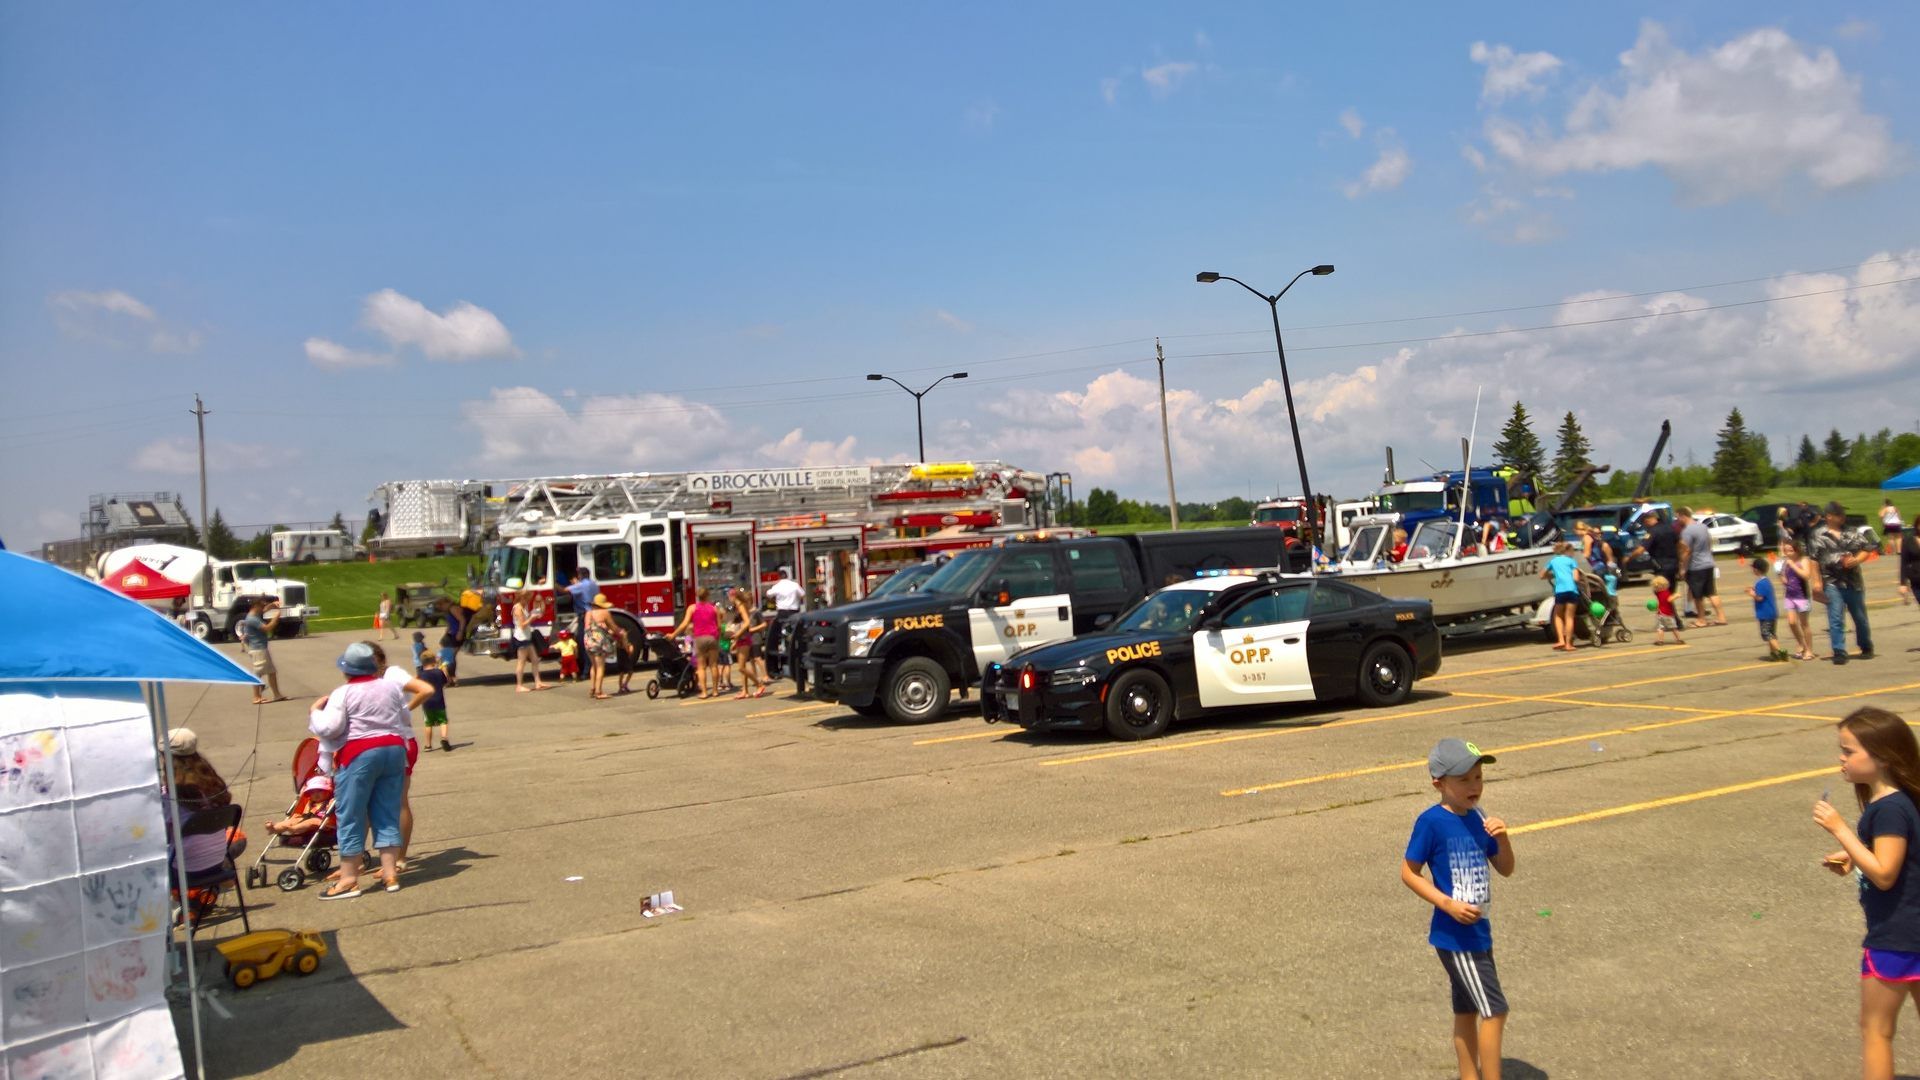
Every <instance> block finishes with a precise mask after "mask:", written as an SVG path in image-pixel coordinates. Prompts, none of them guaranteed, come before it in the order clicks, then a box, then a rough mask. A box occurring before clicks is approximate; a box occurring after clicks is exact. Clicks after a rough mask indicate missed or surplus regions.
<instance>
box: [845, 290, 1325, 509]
mask: <svg viewBox="0 0 1920 1080" xmlns="http://www.w3.org/2000/svg"><path fill="white" fill-rule="evenodd" d="M1331 273H1333V264H1332V263H1321V264H1320V265H1319V266H1314V267H1309V268H1308V269H1305V270H1302V271H1300V272H1299V273H1297V274H1295V275H1293V281H1289V282H1287V288H1286V289H1281V290H1280V291H1279V292H1277V293H1274V294H1273V295H1272V296H1268V295H1267V294H1266V293H1263V292H1261V291H1260V290H1259V289H1256V288H1254V287H1253V286H1251V285H1249V284H1247V283H1246V282H1244V281H1241V280H1240V279H1239V278H1236V277H1228V276H1227V275H1225V274H1216V273H1213V272H1212V271H1204V272H1202V273H1198V274H1195V275H1194V276H1193V280H1195V281H1198V282H1200V283H1201V284H1203V285H1208V284H1212V283H1213V282H1216V281H1231V282H1233V283H1234V284H1235V285H1238V286H1240V287H1241V288H1243V289H1245V290H1247V291H1248V292H1250V293H1252V294H1253V295H1255V296H1257V297H1259V298H1260V299H1262V300H1265V301H1266V302H1267V307H1268V308H1269V309H1270V310H1271V311H1272V312H1273V347H1274V348H1275V349H1277V350H1279V353H1280V390H1281V392H1282V393H1283V394H1285V395H1286V398H1287V423H1288V425H1290V426H1291V427H1292V428H1293V457H1294V460H1295V461H1298V462H1299V463H1300V495H1301V497H1303V498H1304V499H1306V501H1307V506H1306V510H1305V512H1304V513H1303V514H1302V515H1301V524H1302V525H1303V527H1304V528H1305V531H1306V534H1307V535H1306V540H1307V543H1308V544H1309V545H1312V544H1314V543H1316V542H1318V540H1319V538H1318V537H1317V536H1315V535H1314V533H1315V529H1314V527H1313V513H1314V502H1313V485H1312V484H1310V483H1308V482H1307V452H1306V451H1305V450H1304V449H1302V448H1301V446H1300V418H1299V417H1297V416H1295V415H1294V413H1293V383H1292V381H1291V380H1290V379H1288V378H1287V346H1286V344H1285V343H1284V342H1282V341H1281V340H1280V298H1281V297H1283V296H1285V295H1287V289H1291V288H1293V286H1294V283H1295V282H1297V281H1299V280H1300V279H1301V278H1303V277H1306V276H1307V275H1308V274H1312V275H1313V276H1314V277H1326V276H1327V275H1328V274H1331ZM872 377H873V376H871V375H869V376H868V378H872Z"/></svg>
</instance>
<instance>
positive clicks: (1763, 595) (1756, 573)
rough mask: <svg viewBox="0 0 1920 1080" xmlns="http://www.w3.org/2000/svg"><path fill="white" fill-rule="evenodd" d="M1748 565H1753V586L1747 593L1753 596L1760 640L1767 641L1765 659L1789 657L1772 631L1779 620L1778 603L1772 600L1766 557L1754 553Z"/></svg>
mask: <svg viewBox="0 0 1920 1080" xmlns="http://www.w3.org/2000/svg"><path fill="white" fill-rule="evenodd" d="M1748 565H1749V566H1751V567H1753V587H1752V588H1751V589H1748V590H1747V595H1748V596H1751V597H1753V617H1754V618H1755V619H1757V620H1758V621H1759V623H1760V640H1761V641H1764V642H1766V643H1767V659H1769V660H1787V659H1790V657H1788V656H1787V650H1785V649H1783V648H1781V647H1780V638H1779V637H1778V636H1777V635H1776V634H1775V633H1774V629H1775V627H1776V626H1778V625H1779V621H1780V605H1778V604H1776V603H1774V600H1773V579H1772V578H1770V577H1768V576H1767V560H1766V557H1765V556H1761V555H1755V556H1754V557H1753V560H1752V561H1751V562H1750V563H1748Z"/></svg>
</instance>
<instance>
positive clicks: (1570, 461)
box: [1547, 411, 1593, 492]
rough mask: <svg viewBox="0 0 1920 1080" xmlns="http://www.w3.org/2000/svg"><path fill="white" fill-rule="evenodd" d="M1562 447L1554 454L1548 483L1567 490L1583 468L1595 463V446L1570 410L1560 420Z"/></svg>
mask: <svg viewBox="0 0 1920 1080" xmlns="http://www.w3.org/2000/svg"><path fill="white" fill-rule="evenodd" d="M1559 440H1560V448H1559V449H1558V450H1556V451H1555V452H1554V455H1553V471H1552V475H1550V476H1549V477H1548V478H1547V485H1548V486H1549V487H1551V488H1552V489H1553V490H1554V491H1559V492H1565V491H1566V490H1567V488H1569V487H1570V486H1572V484H1573V483H1574V481H1575V479H1576V478H1577V476H1578V475H1579V473H1580V470H1581V469H1584V468H1586V467H1587V466H1589V465H1591V464H1593V460H1592V454H1593V446H1592V444H1590V443H1588V442H1587V436H1586V433H1585V432H1583V431H1581V430H1580V419H1579V418H1578V417H1576V416H1574V415H1573V413H1572V412H1571V411H1569V412H1568V413H1567V415H1566V418H1565V419H1563V420H1561V421H1560V431H1559Z"/></svg>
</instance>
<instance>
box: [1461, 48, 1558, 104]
mask: <svg viewBox="0 0 1920 1080" xmlns="http://www.w3.org/2000/svg"><path fill="white" fill-rule="evenodd" d="M1467 56H1468V57H1469V58H1470V59H1472V60H1473V62H1474V63H1476V64H1482V65H1485V66H1486V69H1487V71H1486V74H1485V75H1483V76H1482V77H1481V79H1480V100H1481V101H1483V102H1485V103H1487V104H1495V103H1498V102H1501V101H1505V100H1506V99H1508V98H1510V97H1522V96H1524V97H1530V98H1538V97H1539V96H1540V95H1541V94H1542V93H1544V92H1545V88H1544V87H1543V86H1541V85H1540V80H1542V79H1544V78H1545V77H1546V76H1548V75H1551V74H1553V73H1554V72H1555V71H1557V70H1559V68H1560V58H1559V57H1557V56H1555V55H1553V54H1552V53H1546V52H1530V53H1516V52H1514V51H1513V49H1512V48H1511V47H1509V46H1506V45H1493V46H1489V45H1488V44H1487V43H1486V42H1484V41H1476V42H1474V43H1473V47H1472V48H1470V49H1468V50H1467Z"/></svg>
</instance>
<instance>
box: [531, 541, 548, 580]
mask: <svg viewBox="0 0 1920 1080" xmlns="http://www.w3.org/2000/svg"><path fill="white" fill-rule="evenodd" d="M548 561H549V560H548V559H547V549H546V548H544V547H537V548H534V549H533V569H531V570H529V571H527V578H526V581H527V584H528V585H546V584H548V581H547V563H548Z"/></svg>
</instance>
